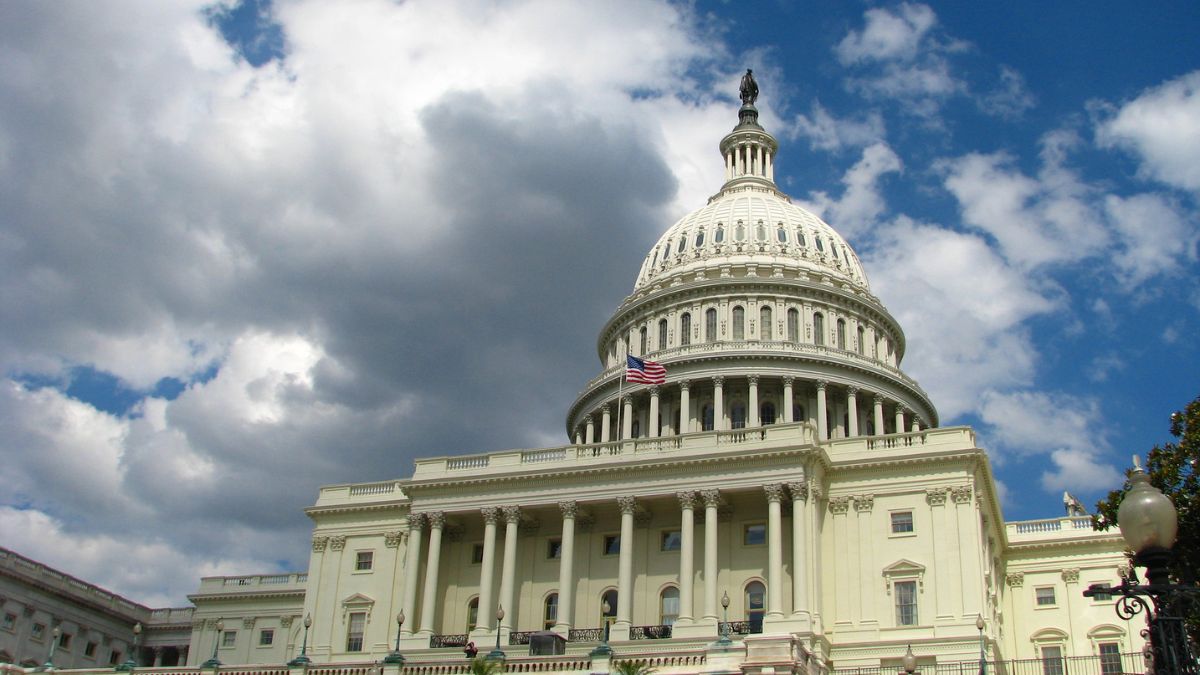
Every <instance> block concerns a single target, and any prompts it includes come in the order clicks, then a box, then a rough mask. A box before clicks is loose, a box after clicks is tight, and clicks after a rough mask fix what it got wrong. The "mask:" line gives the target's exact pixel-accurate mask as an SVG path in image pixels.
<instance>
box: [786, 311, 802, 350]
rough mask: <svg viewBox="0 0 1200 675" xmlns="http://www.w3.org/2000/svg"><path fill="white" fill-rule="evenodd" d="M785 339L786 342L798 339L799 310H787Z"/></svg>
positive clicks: (797, 340)
mask: <svg viewBox="0 0 1200 675" xmlns="http://www.w3.org/2000/svg"><path fill="white" fill-rule="evenodd" d="M787 339H788V342H799V341H800V312H798V311H796V310H794V309H789V310H788V312H787Z"/></svg>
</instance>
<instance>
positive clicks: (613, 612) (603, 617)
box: [600, 588, 617, 624]
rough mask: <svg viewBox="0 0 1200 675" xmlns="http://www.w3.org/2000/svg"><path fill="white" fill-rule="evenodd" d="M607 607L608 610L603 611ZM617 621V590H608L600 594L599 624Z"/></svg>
mask: <svg viewBox="0 0 1200 675" xmlns="http://www.w3.org/2000/svg"><path fill="white" fill-rule="evenodd" d="M605 607H607V608H608V609H605ZM616 620H617V589H615V588H610V589H608V590H607V591H604V592H603V593H601V594H600V623H601V624H604V623H612V622H613V621H616Z"/></svg>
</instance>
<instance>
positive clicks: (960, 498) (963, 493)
mask: <svg viewBox="0 0 1200 675" xmlns="http://www.w3.org/2000/svg"><path fill="white" fill-rule="evenodd" d="M950 496H951V497H952V498H953V499H954V503H955V504H968V503H970V501H971V486H970V485H960V486H958V487H953V488H950Z"/></svg>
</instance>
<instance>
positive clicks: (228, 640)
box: [221, 630, 237, 647]
mask: <svg viewBox="0 0 1200 675" xmlns="http://www.w3.org/2000/svg"><path fill="white" fill-rule="evenodd" d="M236 644H237V631H236V630H227V631H225V632H224V633H222V634H221V646H222V647H233V646H234V645H236Z"/></svg>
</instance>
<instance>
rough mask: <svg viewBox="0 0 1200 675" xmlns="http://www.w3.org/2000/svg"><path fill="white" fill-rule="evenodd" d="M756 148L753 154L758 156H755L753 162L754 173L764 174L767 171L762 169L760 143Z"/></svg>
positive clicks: (761, 148)
mask: <svg viewBox="0 0 1200 675" xmlns="http://www.w3.org/2000/svg"><path fill="white" fill-rule="evenodd" d="M757 150H758V152H756V153H755V154H756V155H758V156H757V157H755V162H754V169H755V173H757V174H758V175H759V176H765V175H767V172H766V170H765V169H763V147H762V146H761V145H760V146H758V148H757Z"/></svg>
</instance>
